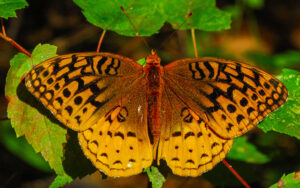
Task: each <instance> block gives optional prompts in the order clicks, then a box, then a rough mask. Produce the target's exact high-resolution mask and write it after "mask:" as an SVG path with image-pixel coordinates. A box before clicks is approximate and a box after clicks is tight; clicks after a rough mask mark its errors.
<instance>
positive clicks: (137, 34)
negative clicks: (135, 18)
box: [120, 6, 150, 49]
mask: <svg viewBox="0 0 300 188" xmlns="http://www.w3.org/2000/svg"><path fill="white" fill-rule="evenodd" d="M120 8H121V10H122V11H123V12H124V14H125V15H126V17H127V18H128V20H129V22H130V24H131V26H132V27H133V29H134V30H135V32H136V33H135V35H136V36H140V33H139V31H138V29H137V28H136V27H135V25H134V24H133V22H132V21H131V19H130V17H129V16H128V14H127V12H126V11H125V9H124V8H123V7H122V6H120ZM140 39H141V40H142V41H143V43H144V44H145V46H147V48H148V49H150V47H149V45H148V43H147V41H146V40H145V38H144V37H141V38H140Z"/></svg>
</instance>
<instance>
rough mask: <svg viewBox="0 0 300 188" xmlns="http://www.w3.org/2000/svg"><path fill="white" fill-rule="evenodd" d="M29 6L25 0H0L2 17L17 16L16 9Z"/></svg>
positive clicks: (0, 15) (0, 14)
mask: <svg viewBox="0 0 300 188" xmlns="http://www.w3.org/2000/svg"><path fill="white" fill-rule="evenodd" d="M25 6H28V3H27V2H26V1H25V0H0V17H1V18H5V19H7V18H9V17H17V15H16V12H15V11H16V10H17V9H21V8H24V7H25Z"/></svg>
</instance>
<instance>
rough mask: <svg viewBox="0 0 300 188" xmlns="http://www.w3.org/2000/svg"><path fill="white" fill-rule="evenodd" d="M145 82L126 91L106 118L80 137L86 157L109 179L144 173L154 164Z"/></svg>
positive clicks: (101, 119)
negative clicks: (143, 171) (148, 125)
mask: <svg viewBox="0 0 300 188" xmlns="http://www.w3.org/2000/svg"><path fill="white" fill-rule="evenodd" d="M145 91H146V86H145V82H142V81H141V82H138V83H137V84H135V85H132V86H131V87H129V88H127V89H126V90H123V91H122V93H120V94H119V95H118V97H117V99H116V103H115V105H116V106H114V107H113V108H112V109H110V110H109V111H108V112H107V114H106V115H105V116H103V117H101V118H100V119H99V121H98V122H96V123H95V124H94V125H93V126H91V127H90V128H89V129H87V130H85V131H83V132H80V133H79V135H78V136H79V142H80V144H81V147H82V149H83V152H84V154H85V155H86V156H87V157H88V158H89V159H91V161H92V162H93V164H94V165H95V166H96V167H97V168H98V169H100V170H101V171H103V172H104V173H105V174H107V175H108V176H130V175H135V174H138V173H141V172H142V170H143V168H147V167H149V166H150V165H151V164H152V160H153V156H152V146H151V144H150V140H149V135H148V128H147V113H146V110H147V108H146V98H145V97H146V94H145Z"/></svg>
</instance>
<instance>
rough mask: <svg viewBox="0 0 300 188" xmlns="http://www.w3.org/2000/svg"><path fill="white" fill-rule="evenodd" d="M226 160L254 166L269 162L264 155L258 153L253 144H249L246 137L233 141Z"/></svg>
mask: <svg viewBox="0 0 300 188" xmlns="http://www.w3.org/2000/svg"><path fill="white" fill-rule="evenodd" d="M227 158H229V159H234V160H239V161H244V162H247V163H256V164H263V163H266V162H268V161H269V160H270V159H269V158H268V157H267V156H266V155H265V154H263V153H261V152H259V151H258V150H257V149H256V147H255V146H254V145H253V144H251V143H249V142H248V141H247V137H246V136H243V137H239V138H236V139H234V141H233V146H232V148H231V149H230V151H229V153H228V155H227Z"/></svg>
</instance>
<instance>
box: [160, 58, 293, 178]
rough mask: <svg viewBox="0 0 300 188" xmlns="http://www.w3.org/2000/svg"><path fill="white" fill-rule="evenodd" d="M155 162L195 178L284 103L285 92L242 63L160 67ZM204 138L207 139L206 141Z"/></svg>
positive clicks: (197, 61) (195, 61)
mask: <svg viewBox="0 0 300 188" xmlns="http://www.w3.org/2000/svg"><path fill="white" fill-rule="evenodd" d="M163 80H164V85H165V89H164V92H163V102H162V106H164V107H163V110H162V112H163V114H162V119H163V121H162V127H161V139H160V143H159V155H158V158H159V159H160V158H162V159H165V160H166V161H167V164H168V165H169V166H170V167H171V169H172V170H173V172H174V173H175V174H178V175H182V176H199V175H200V174H201V173H203V172H205V171H206V170H209V169H211V168H212V167H213V166H214V165H215V164H216V163H217V162H219V161H220V160H222V159H223V158H224V157H225V155H226V153H227V152H228V150H229V148H230V146H231V145H232V139H233V138H234V137H237V136H240V135H242V134H244V133H245V132H247V131H248V130H249V129H251V128H253V127H254V126H255V125H256V124H258V123H259V122H260V121H262V120H263V119H264V118H265V117H266V116H267V115H268V114H270V113H271V112H272V111H274V110H276V109H277V108H279V107H280V106H281V105H282V104H284V103H285V101H286V100H287V97H288V91H287V89H286V88H285V86H284V85H283V84H282V83H281V82H280V81H279V80H277V79H276V78H274V77H273V76H271V75H270V74H268V73H266V72H264V71H262V70H260V69H258V68H255V67H253V66H251V65H247V64H244V63H240V62H236V61H230V60H224V59H218V58H206V57H205V58H191V59H183V60H179V61H176V62H173V63H171V64H169V65H167V66H165V67H164V76H163ZM209 135H210V136H209Z"/></svg>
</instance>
